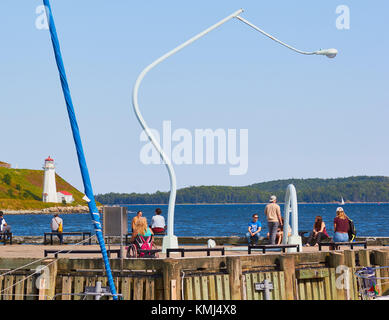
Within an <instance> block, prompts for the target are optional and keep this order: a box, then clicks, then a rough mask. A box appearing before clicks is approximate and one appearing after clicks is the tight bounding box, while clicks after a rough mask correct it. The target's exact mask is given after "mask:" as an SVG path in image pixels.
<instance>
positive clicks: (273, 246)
mask: <svg viewBox="0 0 389 320" xmlns="http://www.w3.org/2000/svg"><path fill="white" fill-rule="evenodd" d="M288 248H297V252H300V245H298V244H263V245H249V246H248V247H247V253H248V254H251V250H254V249H262V253H266V250H267V249H282V252H285V251H286V249H288Z"/></svg>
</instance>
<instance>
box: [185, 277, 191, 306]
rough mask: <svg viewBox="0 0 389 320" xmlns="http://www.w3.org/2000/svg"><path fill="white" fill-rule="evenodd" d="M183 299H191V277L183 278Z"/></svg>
mask: <svg viewBox="0 0 389 320" xmlns="http://www.w3.org/2000/svg"><path fill="white" fill-rule="evenodd" d="M184 281H185V300H193V287H192V278H191V277H188V278H185V280H184Z"/></svg>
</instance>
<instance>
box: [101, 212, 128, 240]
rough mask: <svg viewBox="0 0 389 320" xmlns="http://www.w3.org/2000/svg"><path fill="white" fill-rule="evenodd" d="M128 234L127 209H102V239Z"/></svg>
mask: <svg viewBox="0 0 389 320" xmlns="http://www.w3.org/2000/svg"><path fill="white" fill-rule="evenodd" d="M127 233H128V216H127V208H123V207H104V208H103V234H104V237H121V236H124V235H126V234H127Z"/></svg>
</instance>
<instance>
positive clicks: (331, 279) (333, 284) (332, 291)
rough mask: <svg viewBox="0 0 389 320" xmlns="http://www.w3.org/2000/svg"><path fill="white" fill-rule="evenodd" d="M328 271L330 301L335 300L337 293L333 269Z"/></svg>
mask: <svg viewBox="0 0 389 320" xmlns="http://www.w3.org/2000/svg"><path fill="white" fill-rule="evenodd" d="M329 271H330V285H331V298H332V300H337V299H338V291H337V290H336V275H335V268H330V269H329Z"/></svg>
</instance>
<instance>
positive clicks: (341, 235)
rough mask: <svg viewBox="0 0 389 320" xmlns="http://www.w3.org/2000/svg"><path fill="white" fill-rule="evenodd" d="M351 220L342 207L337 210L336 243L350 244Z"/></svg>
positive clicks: (335, 221)
mask: <svg viewBox="0 0 389 320" xmlns="http://www.w3.org/2000/svg"><path fill="white" fill-rule="evenodd" d="M349 228H350V226H349V220H348V218H347V216H346V214H345V213H344V211H343V208H342V207H338V208H337V209H336V218H335V219H334V231H335V234H334V242H348V241H349V239H348V230H349Z"/></svg>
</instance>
